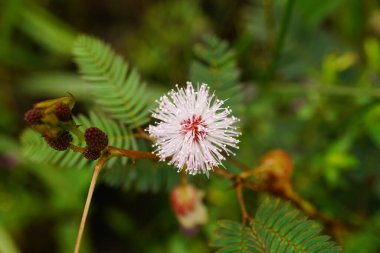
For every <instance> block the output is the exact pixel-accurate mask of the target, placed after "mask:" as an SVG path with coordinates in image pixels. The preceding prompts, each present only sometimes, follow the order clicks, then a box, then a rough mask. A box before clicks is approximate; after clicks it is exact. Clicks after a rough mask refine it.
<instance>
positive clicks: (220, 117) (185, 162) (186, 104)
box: [148, 82, 240, 175]
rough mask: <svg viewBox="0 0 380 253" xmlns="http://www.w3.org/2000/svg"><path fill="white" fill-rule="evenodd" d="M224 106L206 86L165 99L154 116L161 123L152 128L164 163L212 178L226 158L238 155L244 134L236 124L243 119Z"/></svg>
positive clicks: (161, 100) (149, 129)
mask: <svg viewBox="0 0 380 253" xmlns="http://www.w3.org/2000/svg"><path fill="white" fill-rule="evenodd" d="M223 103H224V101H221V100H218V99H216V98H215V95H214V94H212V95H210V94H209V88H208V86H207V85H206V84H202V85H201V86H200V88H199V89H198V90H194V88H193V85H192V83H191V82H188V83H187V87H186V88H178V86H177V90H172V91H170V92H169V93H168V95H164V96H163V97H161V98H160V100H159V101H158V105H159V106H158V108H156V109H155V110H154V111H153V114H152V116H153V117H154V118H156V119H157V120H158V121H157V122H155V124H156V125H150V126H149V128H148V132H149V134H150V135H151V136H153V137H154V138H155V139H156V143H155V145H154V146H155V147H156V150H155V153H157V155H158V156H159V157H160V159H161V160H166V159H167V158H170V162H169V164H173V165H175V166H176V167H177V168H178V171H180V170H182V169H185V170H186V172H188V173H189V174H192V175H195V174H198V173H205V174H207V175H208V172H209V171H210V170H212V168H213V167H214V166H218V165H221V162H222V160H225V157H224V155H229V154H234V153H233V152H232V151H231V148H236V149H237V148H238V146H237V144H238V143H239V140H237V139H236V138H237V137H238V136H239V135H240V132H239V131H238V130H237V127H236V126H235V123H236V122H237V121H239V119H237V118H235V117H233V116H230V114H231V110H230V109H229V108H228V107H227V108H224V107H222V106H223Z"/></svg>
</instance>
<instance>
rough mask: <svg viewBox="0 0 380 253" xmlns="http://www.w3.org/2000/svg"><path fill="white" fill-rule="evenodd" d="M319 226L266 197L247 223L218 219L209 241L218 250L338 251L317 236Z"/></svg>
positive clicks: (281, 203)
mask: <svg viewBox="0 0 380 253" xmlns="http://www.w3.org/2000/svg"><path fill="white" fill-rule="evenodd" d="M320 231H321V228H320V227H319V226H318V225H317V224H316V223H315V222H313V221H311V220H307V218H306V217H305V216H304V215H303V214H301V213H300V211H298V210H297V209H295V208H294V207H292V206H290V205H289V204H288V203H284V202H283V201H280V200H279V199H273V198H267V199H265V200H264V201H263V202H262V203H261V204H260V206H259V208H258V210H257V212H256V215H255V218H254V219H253V220H252V222H251V224H250V225H247V226H244V225H242V224H240V223H237V222H234V221H226V220H224V221H220V222H219V224H218V229H217V231H216V234H217V236H218V238H217V239H216V240H215V241H214V242H213V245H214V246H217V247H220V248H221V249H220V250H219V251H218V252H220V253H222V252H223V253H227V252H273V253H274V252H304V253H314V252H325V253H327V252H329V253H335V252H341V248H340V247H338V246H336V244H335V243H334V242H332V241H330V240H329V237H328V236H325V235H320Z"/></svg>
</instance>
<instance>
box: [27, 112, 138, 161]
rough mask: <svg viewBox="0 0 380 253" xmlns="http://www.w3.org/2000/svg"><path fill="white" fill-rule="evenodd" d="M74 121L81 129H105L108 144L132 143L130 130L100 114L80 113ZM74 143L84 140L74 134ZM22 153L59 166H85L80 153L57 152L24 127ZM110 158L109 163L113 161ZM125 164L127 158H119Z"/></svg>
mask: <svg viewBox="0 0 380 253" xmlns="http://www.w3.org/2000/svg"><path fill="white" fill-rule="evenodd" d="M75 122H76V123H77V124H79V125H80V129H81V130H85V129H86V128H88V127H90V126H95V127H98V128H100V129H102V130H103V131H105V132H106V133H107V135H108V138H109V145H111V146H116V147H122V148H125V149H129V148H130V147H131V146H133V145H135V144H134V142H135V141H134V139H133V136H132V132H131V130H128V129H127V128H125V127H124V126H122V125H121V124H119V123H117V122H116V121H114V120H112V119H110V118H107V117H106V116H104V115H102V114H96V113H94V112H90V115H89V118H87V117H85V116H83V115H80V116H78V117H77V118H75ZM73 142H74V144H76V145H78V146H82V147H83V146H85V143H84V141H82V140H80V139H79V138H77V137H76V136H74V141H73ZM21 143H22V154H23V156H24V157H25V158H26V159H28V160H30V161H33V162H36V163H46V164H51V165H57V166H59V167H65V168H69V167H77V168H83V167H86V164H87V160H86V159H85V158H83V157H82V154H80V153H77V152H74V151H71V150H67V151H61V152H58V151H56V150H54V149H52V148H51V147H50V146H49V145H47V144H46V143H45V141H44V139H43V138H42V137H41V136H40V135H39V134H38V133H36V132H34V131H33V130H31V129H26V130H25V131H24V132H23V134H22V135H21ZM114 160H115V159H114ZM114 160H111V161H110V163H108V164H110V165H112V163H113V162H114ZM121 160H122V163H123V164H124V165H125V164H126V162H127V158H125V157H123V158H121Z"/></svg>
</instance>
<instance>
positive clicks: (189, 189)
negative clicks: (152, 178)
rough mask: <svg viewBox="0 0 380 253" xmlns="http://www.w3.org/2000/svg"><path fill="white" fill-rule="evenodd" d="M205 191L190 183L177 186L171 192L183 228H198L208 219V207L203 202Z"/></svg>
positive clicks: (173, 205)
mask: <svg viewBox="0 0 380 253" xmlns="http://www.w3.org/2000/svg"><path fill="white" fill-rule="evenodd" d="M203 197H204V193H203V192H202V191H200V190H198V189H197V188H195V187H194V186H192V185H190V184H185V185H179V186H176V187H175V188H174V189H173V190H172V191H171V193H170V201H171V204H172V208H173V210H174V213H175V214H176V217H177V219H178V221H179V223H180V224H181V226H182V228H184V229H185V230H187V231H190V230H192V229H196V228H197V227H198V226H199V225H201V224H205V223H206V222H207V220H208V215H207V209H206V207H205V205H204V204H203V202H202V199H203Z"/></svg>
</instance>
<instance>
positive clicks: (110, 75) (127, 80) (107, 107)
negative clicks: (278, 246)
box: [73, 35, 150, 127]
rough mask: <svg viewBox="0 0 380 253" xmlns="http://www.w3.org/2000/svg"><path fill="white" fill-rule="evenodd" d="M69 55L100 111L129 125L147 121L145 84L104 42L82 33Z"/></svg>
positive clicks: (132, 125) (134, 125)
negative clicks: (88, 85)
mask: <svg viewBox="0 0 380 253" xmlns="http://www.w3.org/2000/svg"><path fill="white" fill-rule="evenodd" d="M73 54H74V57H75V62H76V63H77V65H78V67H79V70H80V73H81V74H82V77H83V79H84V80H86V81H87V82H88V83H89V84H90V85H91V89H92V92H93V95H94V97H95V103H97V104H98V105H99V107H100V109H101V110H103V111H105V112H107V114H109V115H110V116H111V117H112V118H114V119H117V120H119V121H120V122H122V123H125V124H128V125H129V126H130V127H138V126H141V125H143V124H145V123H147V122H148V121H149V110H148V102H149V100H150V97H149V96H148V94H147V91H146V89H145V84H144V83H142V82H141V80H140V75H139V74H138V73H137V71H136V70H134V69H132V70H130V69H129V68H128V65H127V63H125V62H124V60H123V59H122V58H121V57H120V56H119V55H117V54H115V52H114V51H113V50H112V49H111V48H110V47H109V46H108V45H106V44H105V43H103V42H102V41H100V40H98V39H96V38H93V37H89V36H83V35H82V36H80V37H78V39H77V40H76V41H75V43H74V49H73Z"/></svg>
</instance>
